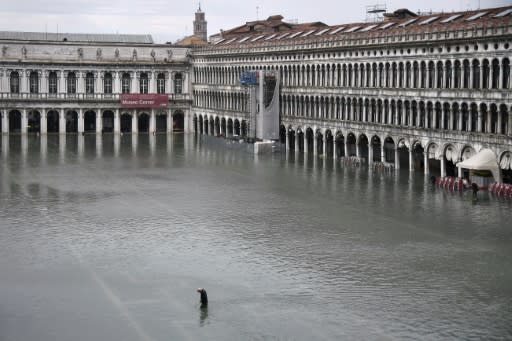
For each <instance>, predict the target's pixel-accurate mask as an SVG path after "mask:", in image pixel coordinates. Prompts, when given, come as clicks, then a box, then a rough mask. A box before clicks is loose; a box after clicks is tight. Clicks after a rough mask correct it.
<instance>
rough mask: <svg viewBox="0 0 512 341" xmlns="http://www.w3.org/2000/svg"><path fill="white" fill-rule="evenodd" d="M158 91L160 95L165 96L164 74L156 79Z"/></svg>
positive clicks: (160, 74)
mask: <svg viewBox="0 0 512 341" xmlns="http://www.w3.org/2000/svg"><path fill="white" fill-rule="evenodd" d="M156 91H157V92H158V93H159V94H165V75H164V74H163V73H159V74H158V77H157V79H156Z"/></svg>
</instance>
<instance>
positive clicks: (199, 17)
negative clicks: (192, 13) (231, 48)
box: [194, 3, 208, 41]
mask: <svg viewBox="0 0 512 341" xmlns="http://www.w3.org/2000/svg"><path fill="white" fill-rule="evenodd" d="M194 35H196V36H198V37H201V38H203V39H204V41H208V29H207V22H206V20H205V17H204V12H203V11H201V3H199V8H198V9H197V12H196V20H194Z"/></svg>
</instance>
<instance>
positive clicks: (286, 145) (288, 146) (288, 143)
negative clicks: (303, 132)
mask: <svg viewBox="0 0 512 341" xmlns="http://www.w3.org/2000/svg"><path fill="white" fill-rule="evenodd" d="M285 149H286V151H289V150H290V136H289V133H288V129H286V142H285Z"/></svg>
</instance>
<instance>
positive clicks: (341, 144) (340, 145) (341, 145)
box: [334, 131, 346, 158]
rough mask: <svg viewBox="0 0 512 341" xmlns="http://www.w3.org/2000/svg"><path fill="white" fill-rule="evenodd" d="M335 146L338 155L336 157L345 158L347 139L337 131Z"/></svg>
mask: <svg viewBox="0 0 512 341" xmlns="http://www.w3.org/2000/svg"><path fill="white" fill-rule="evenodd" d="M334 144H335V145H336V155H334V157H336V158H338V157H344V156H346V155H345V137H344V136H343V133H342V132H341V131H337V132H336V135H335V138H334Z"/></svg>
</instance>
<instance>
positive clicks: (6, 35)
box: [0, 31, 153, 44]
mask: <svg viewBox="0 0 512 341" xmlns="http://www.w3.org/2000/svg"><path fill="white" fill-rule="evenodd" d="M0 40H26V41H34V40H38V41H52V42H55V41H67V42H76V43H127V44H153V38H152V37H151V35H147V34H86V33H45V32H16V31H0Z"/></svg>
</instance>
